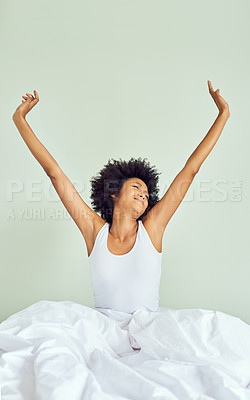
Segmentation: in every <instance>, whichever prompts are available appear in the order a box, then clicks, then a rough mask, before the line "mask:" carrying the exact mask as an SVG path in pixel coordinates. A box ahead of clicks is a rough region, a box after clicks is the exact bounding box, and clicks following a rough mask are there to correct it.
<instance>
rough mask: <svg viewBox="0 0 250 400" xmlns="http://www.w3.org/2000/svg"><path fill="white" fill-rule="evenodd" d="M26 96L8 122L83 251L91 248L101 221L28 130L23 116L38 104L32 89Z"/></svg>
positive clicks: (37, 98) (28, 127)
mask: <svg viewBox="0 0 250 400" xmlns="http://www.w3.org/2000/svg"><path fill="white" fill-rule="evenodd" d="M26 94H27V95H28V96H22V97H23V98H24V99H25V100H22V104H20V106H19V107H18V108H17V109H16V111H15V113H14V114H13V116H12V119H13V121H14V123H15V125H16V127H17V129H18V130H19V132H20V134H21V136H22V138H23V140H24V141H25V143H26V144H27V146H28V148H29V149H30V151H31V153H32V154H33V156H34V157H35V158H36V159H37V161H38V162H39V163H40V165H41V166H42V168H43V169H44V171H45V172H46V174H47V175H48V176H49V178H50V179H51V182H52V184H53V186H54V188H55V189H56V191H57V193H58V195H59V197H60V199H61V200H62V203H63V204H64V206H65V208H66V209H67V211H68V212H69V214H70V215H71V217H72V218H73V220H74V221H75V223H76V225H77V226H78V228H79V229H80V231H81V233H82V234H83V237H84V239H85V241H86V245H87V248H89V247H90V248H91V243H92V240H93V236H94V229H95V221H96V220H99V219H101V217H100V216H99V215H98V214H97V213H95V211H93V210H92V209H91V208H90V207H89V206H88V205H87V204H86V203H85V202H84V201H83V199H82V198H81V196H80V195H79V193H78V192H77V190H76V188H75V187H74V186H73V184H72V183H71V182H70V180H69V179H68V177H67V176H66V175H65V174H64V172H63V171H62V169H61V168H60V167H59V165H58V164H57V162H56V160H55V159H54V158H53V157H52V155H51V154H50V153H49V152H48V150H47V149H46V148H45V147H44V145H43V144H42V143H41V142H40V140H39V139H38V138H37V137H36V135H35V134H34V132H33V131H32V129H31V127H30V125H29V124H28V122H27V121H26V115H27V113H28V112H29V111H30V110H31V109H32V108H33V107H34V106H35V105H36V104H37V103H38V101H39V97H38V93H37V92H36V91H35V90H34V95H35V96H34V97H33V96H32V95H31V94H29V93H26Z"/></svg>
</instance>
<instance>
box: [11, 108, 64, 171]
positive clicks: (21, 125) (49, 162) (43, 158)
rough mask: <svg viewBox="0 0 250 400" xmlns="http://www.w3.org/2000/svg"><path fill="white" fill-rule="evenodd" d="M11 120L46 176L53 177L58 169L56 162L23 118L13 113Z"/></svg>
mask: <svg viewBox="0 0 250 400" xmlns="http://www.w3.org/2000/svg"><path fill="white" fill-rule="evenodd" d="M12 119H13V121H14V123H15V125H16V127H17V129H18V130H19V132H20V134H21V136H22V138H23V140H24V141H25V143H26V144H27V146H28V148H29V149H30V151H31V153H32V154H33V156H34V157H35V158H36V159H37V161H38V162H39V164H40V165H41V166H42V167H43V169H44V171H45V172H46V174H47V175H48V176H49V177H51V176H53V175H54V174H55V172H56V171H57V170H58V169H59V165H58V164H57V162H56V160H55V159H54V158H53V157H52V155H51V154H50V153H49V152H48V150H47V149H46V148H45V147H44V145H43V144H42V143H41V142H40V140H39V139H38V138H37V137H36V135H35V134H34V132H33V131H32V129H31V127H30V126H29V124H28V122H27V121H26V119H25V117H23V116H22V115H20V114H19V113H14V114H13V117H12Z"/></svg>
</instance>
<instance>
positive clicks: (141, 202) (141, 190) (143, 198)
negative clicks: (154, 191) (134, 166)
mask: <svg viewBox="0 0 250 400" xmlns="http://www.w3.org/2000/svg"><path fill="white" fill-rule="evenodd" d="M111 196H112V197H113V199H115V196H114V195H111ZM116 199H117V201H116V202H115V206H116V205H119V207H120V208H124V209H126V210H127V211H128V210H131V211H132V212H133V213H135V214H136V215H137V217H138V215H142V214H143V213H144V211H145V210H146V208H147V207H148V199H149V192H148V188H147V185H146V184H145V183H144V182H143V181H142V180H141V179H139V178H136V177H135V178H129V179H127V180H126V181H125V182H124V184H123V186H122V188H121V190H120V193H119V197H118V198H116Z"/></svg>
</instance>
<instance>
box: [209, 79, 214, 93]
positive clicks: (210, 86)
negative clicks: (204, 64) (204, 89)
mask: <svg viewBox="0 0 250 400" xmlns="http://www.w3.org/2000/svg"><path fill="white" fill-rule="evenodd" d="M208 87H209V90H210V91H212V92H213V91H214V89H213V86H212V83H211V82H210V81H208Z"/></svg>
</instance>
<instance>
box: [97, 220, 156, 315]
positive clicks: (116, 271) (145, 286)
mask: <svg viewBox="0 0 250 400" xmlns="http://www.w3.org/2000/svg"><path fill="white" fill-rule="evenodd" d="M109 227H110V225H109V223H108V222H106V223H105V224H104V225H103V226H102V228H101V229H100V230H99V232H98V234H97V237H96V240H95V244H94V247H93V250H92V252H91V254H90V256H89V265H90V279H91V284H92V287H93V291H94V298H95V308H96V309H98V310H100V311H101V310H102V309H112V310H117V311H124V312H126V313H130V314H133V313H134V312H135V311H136V310H146V311H160V308H159V287H160V279H161V261H162V252H161V253H159V252H158V251H157V250H156V248H155V247H154V245H153V243H152V241H151V239H150V237H149V235H148V232H147V231H146V229H145V227H144V225H143V223H142V221H141V220H139V221H138V230H137V236H136V241H135V244H134V247H133V248H132V249H131V250H130V251H129V252H128V253H126V254H122V255H116V254H112V253H111V252H110V251H109V250H108V246H107V240H108V233H109Z"/></svg>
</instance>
